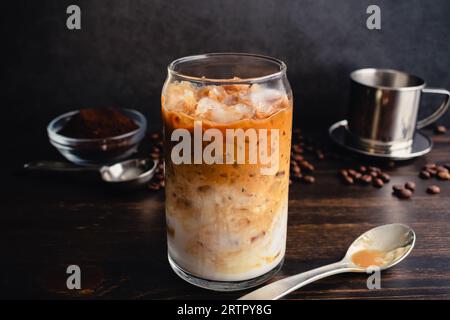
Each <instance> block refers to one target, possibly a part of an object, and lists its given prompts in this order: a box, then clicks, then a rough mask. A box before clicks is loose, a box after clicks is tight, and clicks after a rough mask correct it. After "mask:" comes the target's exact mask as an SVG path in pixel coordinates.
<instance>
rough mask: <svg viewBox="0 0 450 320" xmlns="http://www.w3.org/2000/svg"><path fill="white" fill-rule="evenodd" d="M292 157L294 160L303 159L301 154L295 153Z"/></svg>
mask: <svg viewBox="0 0 450 320" xmlns="http://www.w3.org/2000/svg"><path fill="white" fill-rule="evenodd" d="M293 158H294V160H295V161H303V160H304V158H303V156H301V155H299V154H295V155H294V157H293Z"/></svg>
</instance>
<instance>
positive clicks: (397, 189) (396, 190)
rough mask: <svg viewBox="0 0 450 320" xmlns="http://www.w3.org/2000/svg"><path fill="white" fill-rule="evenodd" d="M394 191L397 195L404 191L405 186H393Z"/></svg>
mask: <svg viewBox="0 0 450 320" xmlns="http://www.w3.org/2000/svg"><path fill="white" fill-rule="evenodd" d="M392 190H393V192H394V193H395V194H397V193H399V192H400V191H401V190H403V186H402V185H399V184H395V185H393V186H392Z"/></svg>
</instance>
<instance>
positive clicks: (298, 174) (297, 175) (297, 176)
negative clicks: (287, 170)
mask: <svg viewBox="0 0 450 320" xmlns="http://www.w3.org/2000/svg"><path fill="white" fill-rule="evenodd" d="M293 176H294V177H295V178H297V179H300V178H301V177H303V175H302V174H301V173H300V172H298V173H295V172H294V173H293Z"/></svg>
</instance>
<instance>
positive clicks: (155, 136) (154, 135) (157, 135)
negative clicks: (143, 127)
mask: <svg viewBox="0 0 450 320" xmlns="http://www.w3.org/2000/svg"><path fill="white" fill-rule="evenodd" d="M150 137H151V138H152V139H153V140H158V139H159V138H160V137H161V135H160V134H159V133H158V132H154V133H152V134H151V135H150Z"/></svg>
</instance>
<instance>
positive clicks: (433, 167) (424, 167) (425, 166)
mask: <svg viewBox="0 0 450 320" xmlns="http://www.w3.org/2000/svg"><path fill="white" fill-rule="evenodd" d="M429 169H436V163H427V164H426V165H424V166H423V170H429Z"/></svg>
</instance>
